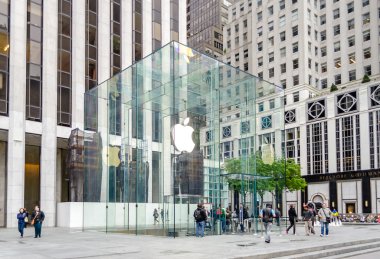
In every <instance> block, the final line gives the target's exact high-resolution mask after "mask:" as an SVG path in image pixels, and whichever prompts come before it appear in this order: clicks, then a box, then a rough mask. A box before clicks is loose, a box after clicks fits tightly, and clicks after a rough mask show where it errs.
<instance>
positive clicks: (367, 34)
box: [363, 30, 371, 41]
mask: <svg viewBox="0 0 380 259" xmlns="http://www.w3.org/2000/svg"><path fill="white" fill-rule="evenodd" d="M370 39H371V32H370V30H367V31H364V32H363V41H369V40H370Z"/></svg>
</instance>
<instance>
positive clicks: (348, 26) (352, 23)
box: [347, 19, 355, 30]
mask: <svg viewBox="0 0 380 259" xmlns="http://www.w3.org/2000/svg"><path fill="white" fill-rule="evenodd" d="M347 28H348V30H352V29H354V28H355V19H351V20H349V21H348V22H347Z"/></svg>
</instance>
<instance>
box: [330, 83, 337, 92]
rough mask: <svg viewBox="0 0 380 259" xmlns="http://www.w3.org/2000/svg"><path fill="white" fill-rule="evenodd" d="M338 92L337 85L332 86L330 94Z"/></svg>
mask: <svg viewBox="0 0 380 259" xmlns="http://www.w3.org/2000/svg"><path fill="white" fill-rule="evenodd" d="M337 90H338V87H337V86H336V85H335V84H331V87H330V92H334V91H337Z"/></svg>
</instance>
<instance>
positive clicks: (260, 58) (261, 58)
mask: <svg viewBox="0 0 380 259" xmlns="http://www.w3.org/2000/svg"><path fill="white" fill-rule="evenodd" d="M262 65H263V57H259V58H258V59H257V66H259V67H261V66H262Z"/></svg>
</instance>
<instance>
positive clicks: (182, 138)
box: [171, 118, 195, 153]
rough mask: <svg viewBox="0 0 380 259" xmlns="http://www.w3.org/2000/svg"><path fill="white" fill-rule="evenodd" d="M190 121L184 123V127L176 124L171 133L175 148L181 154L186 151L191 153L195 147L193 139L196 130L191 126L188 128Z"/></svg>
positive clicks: (186, 120)
mask: <svg viewBox="0 0 380 259" xmlns="http://www.w3.org/2000/svg"><path fill="white" fill-rule="evenodd" d="M189 121H190V119H189V118H186V119H185V120H184V121H183V125H181V124H176V125H174V127H173V128H172V131H171V134H172V139H173V142H174V146H175V148H176V149H177V150H178V151H180V152H183V151H186V152H188V153H190V152H191V151H193V149H194V147H195V143H194V142H193V138H192V135H193V132H194V129H193V128H192V127H190V126H187V124H189Z"/></svg>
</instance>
